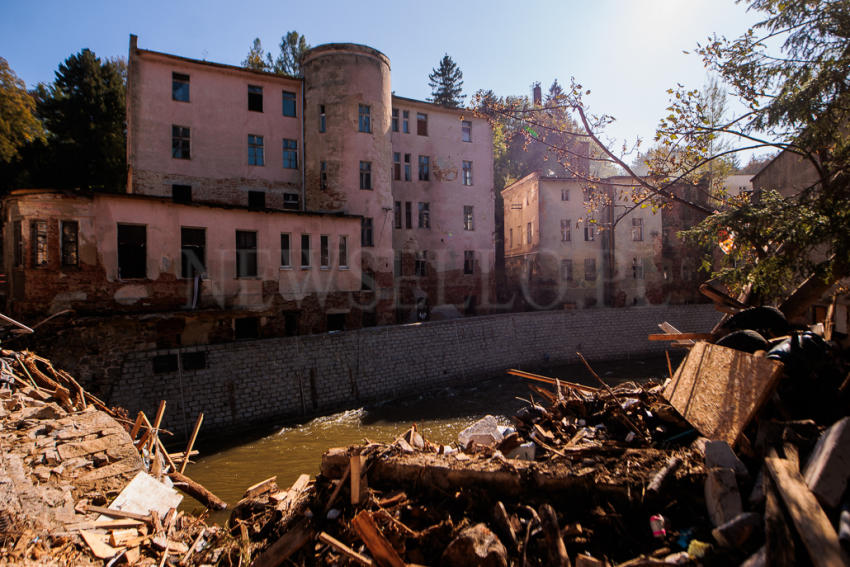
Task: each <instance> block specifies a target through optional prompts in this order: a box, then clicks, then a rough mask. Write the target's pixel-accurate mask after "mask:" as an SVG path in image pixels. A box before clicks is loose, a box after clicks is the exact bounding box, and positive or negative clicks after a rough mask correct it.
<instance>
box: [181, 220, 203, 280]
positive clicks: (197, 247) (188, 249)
mask: <svg viewBox="0 0 850 567" xmlns="http://www.w3.org/2000/svg"><path fill="white" fill-rule="evenodd" d="M206 251H207V231H206V229H203V228H186V227H180V277H183V278H194V277H195V276H203V275H204V273H205V272H206V271H207V270H206Z"/></svg>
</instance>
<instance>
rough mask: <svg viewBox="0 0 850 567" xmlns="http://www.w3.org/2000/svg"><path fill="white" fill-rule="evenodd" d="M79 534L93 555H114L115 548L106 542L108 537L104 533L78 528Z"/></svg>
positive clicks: (99, 556) (107, 557) (100, 557)
mask: <svg viewBox="0 0 850 567" xmlns="http://www.w3.org/2000/svg"><path fill="white" fill-rule="evenodd" d="M80 535H81V536H82V537H83V540H85V542H86V544H88V546H89V549H91V552H92V554H94V556H95V557H97V558H98V559H111V558H112V557H115V554H116V553H118V550H117V549H115V548H114V547H112V546H111V545H109V544H108V543H106V538H107V537H108V536H107V535H106V534H97V533H94V532H88V531H86V530H80Z"/></svg>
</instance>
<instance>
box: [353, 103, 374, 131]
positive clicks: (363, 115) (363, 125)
mask: <svg viewBox="0 0 850 567" xmlns="http://www.w3.org/2000/svg"><path fill="white" fill-rule="evenodd" d="M357 129H358V130H359V131H360V132H367V133H368V132H371V131H372V108H371V107H370V106H369V105H368V104H358V105H357Z"/></svg>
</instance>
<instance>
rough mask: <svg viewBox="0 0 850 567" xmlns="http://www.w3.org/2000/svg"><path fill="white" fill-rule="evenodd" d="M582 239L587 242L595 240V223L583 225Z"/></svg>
mask: <svg viewBox="0 0 850 567" xmlns="http://www.w3.org/2000/svg"><path fill="white" fill-rule="evenodd" d="M584 239H585V241H587V242H591V241H593V240H596V225H593V224H586V225H584Z"/></svg>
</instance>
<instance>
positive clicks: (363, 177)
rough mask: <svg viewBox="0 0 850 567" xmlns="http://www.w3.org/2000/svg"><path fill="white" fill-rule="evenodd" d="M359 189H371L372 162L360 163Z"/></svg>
mask: <svg viewBox="0 0 850 567" xmlns="http://www.w3.org/2000/svg"><path fill="white" fill-rule="evenodd" d="M360 188H361V189H370V190H371V189H372V162H371V161H361V162H360Z"/></svg>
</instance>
